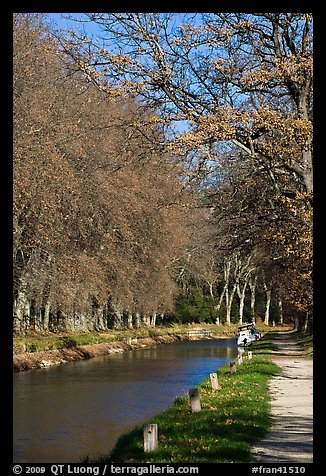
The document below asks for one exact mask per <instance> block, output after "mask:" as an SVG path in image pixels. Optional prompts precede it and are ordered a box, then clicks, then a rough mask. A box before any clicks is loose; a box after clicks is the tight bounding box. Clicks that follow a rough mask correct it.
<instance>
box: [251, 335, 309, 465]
mask: <svg viewBox="0 0 326 476" xmlns="http://www.w3.org/2000/svg"><path fill="white" fill-rule="evenodd" d="M275 344H276V346H277V350H275V351H273V355H272V360H273V362H275V363H276V364H277V365H279V366H280V367H281V368H282V373H281V374H280V375H277V376H276V377H274V378H273V379H272V380H271V382H270V393H271V396H272V403H271V410H272V428H271V431H270V432H268V433H267V434H266V436H265V437H264V438H263V439H262V440H260V441H258V442H257V443H256V445H255V446H254V447H253V448H252V454H253V462H261V463H264V462H266V463H279V462H284V463H289V462H292V463H311V462H312V461H313V398H312V396H313V388H312V378H313V372H312V367H313V361H312V359H311V358H307V357H305V356H304V354H303V352H302V351H301V349H300V348H299V346H298V345H297V343H296V342H295V340H294V339H293V338H292V336H291V333H285V332H282V333H280V334H278V335H276V336H275Z"/></svg>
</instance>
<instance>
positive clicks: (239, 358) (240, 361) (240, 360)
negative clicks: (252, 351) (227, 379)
mask: <svg viewBox="0 0 326 476" xmlns="http://www.w3.org/2000/svg"><path fill="white" fill-rule="evenodd" d="M241 364H242V354H240V355H238V365H241Z"/></svg>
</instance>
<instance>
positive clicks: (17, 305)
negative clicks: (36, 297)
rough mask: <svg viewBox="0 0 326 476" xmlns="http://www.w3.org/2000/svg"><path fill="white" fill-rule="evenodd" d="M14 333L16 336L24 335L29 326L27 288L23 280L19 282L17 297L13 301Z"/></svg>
mask: <svg viewBox="0 0 326 476" xmlns="http://www.w3.org/2000/svg"><path fill="white" fill-rule="evenodd" d="M13 317H14V331H15V333H17V334H24V333H25V332H26V331H28V330H29V326H30V322H29V320H30V300H29V296H28V287H27V283H26V281H25V280H24V279H22V278H21V279H20V280H19V287H18V291H17V296H16V299H15V301H14V310H13Z"/></svg>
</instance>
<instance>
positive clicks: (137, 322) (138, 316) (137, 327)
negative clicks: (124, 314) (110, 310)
mask: <svg viewBox="0 0 326 476" xmlns="http://www.w3.org/2000/svg"><path fill="white" fill-rule="evenodd" d="M139 327H140V313H139V312H136V313H135V328H136V329H139Z"/></svg>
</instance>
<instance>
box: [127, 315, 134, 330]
mask: <svg viewBox="0 0 326 476" xmlns="http://www.w3.org/2000/svg"><path fill="white" fill-rule="evenodd" d="M127 327H128V329H132V328H133V324H132V313H131V312H128V317H127Z"/></svg>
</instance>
